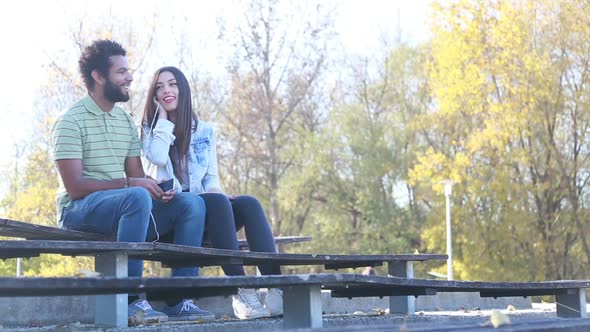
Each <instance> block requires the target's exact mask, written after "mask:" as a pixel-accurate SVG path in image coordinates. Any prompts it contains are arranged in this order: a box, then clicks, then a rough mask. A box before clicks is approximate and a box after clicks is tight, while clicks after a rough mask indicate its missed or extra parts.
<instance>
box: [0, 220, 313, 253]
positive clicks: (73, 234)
mask: <svg viewBox="0 0 590 332" xmlns="http://www.w3.org/2000/svg"><path fill="white" fill-rule="evenodd" d="M0 236H4V237H13V238H23V239H27V240H61V241H76V240H78V241H115V240H116V237H114V236H106V235H101V234H95V233H88V232H79V231H73V230H66V229H61V228H56V227H49V226H43V225H37V224H31V223H26V222H22V221H16V220H10V219H1V218H0ZM311 240H312V238H311V237H310V236H277V237H275V244H281V245H283V244H292V243H301V242H308V241H311ZM209 246H210V244H209V242H208V241H203V247H209ZM238 247H239V249H240V250H248V249H249V246H248V241H246V240H245V239H239V240H238Z"/></svg>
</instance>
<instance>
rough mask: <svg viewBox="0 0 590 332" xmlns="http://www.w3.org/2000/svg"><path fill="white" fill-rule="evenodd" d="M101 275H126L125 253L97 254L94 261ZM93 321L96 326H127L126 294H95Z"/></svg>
mask: <svg viewBox="0 0 590 332" xmlns="http://www.w3.org/2000/svg"><path fill="white" fill-rule="evenodd" d="M94 265H95V270H96V272H98V273H100V275H102V276H112V277H117V278H126V277H127V255H99V256H96V259H95V261H94ZM94 323H95V324H96V325H98V326H109V327H119V328H123V327H127V294H112V295H97V296H96V307H95V316H94Z"/></svg>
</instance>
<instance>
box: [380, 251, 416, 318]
mask: <svg viewBox="0 0 590 332" xmlns="http://www.w3.org/2000/svg"><path fill="white" fill-rule="evenodd" d="M387 269H388V271H387V272H388V274H389V275H390V276H393V277H400V278H414V264H413V262H399V261H394V262H389V263H388V264H387ZM415 302H416V298H415V297H413V296H390V297H389V312H390V313H398V314H406V315H410V314H414V313H416V304H415Z"/></svg>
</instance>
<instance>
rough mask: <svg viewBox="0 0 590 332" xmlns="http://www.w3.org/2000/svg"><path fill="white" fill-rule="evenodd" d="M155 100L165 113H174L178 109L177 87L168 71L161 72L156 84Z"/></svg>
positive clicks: (174, 79)
mask: <svg viewBox="0 0 590 332" xmlns="http://www.w3.org/2000/svg"><path fill="white" fill-rule="evenodd" d="M156 99H158V102H160V104H161V105H162V106H163V107H164V109H165V110H166V112H172V111H176V108H177V107H178V85H177V84H176V78H174V75H172V73H171V72H169V71H164V72H161V73H160V75H159V76H158V81H157V82H156Z"/></svg>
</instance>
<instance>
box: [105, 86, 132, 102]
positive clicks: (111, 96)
mask: <svg viewBox="0 0 590 332" xmlns="http://www.w3.org/2000/svg"><path fill="white" fill-rule="evenodd" d="M104 96H105V97H106V98H107V99H108V100H109V101H111V102H113V103H118V102H126V101H128V100H129V94H124V93H123V91H121V87H120V86H118V85H116V84H114V83H113V82H111V80H107V83H106V85H105V86H104Z"/></svg>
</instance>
